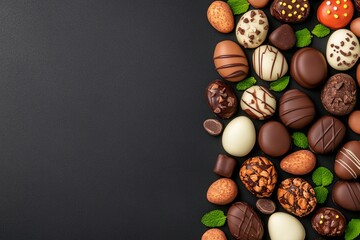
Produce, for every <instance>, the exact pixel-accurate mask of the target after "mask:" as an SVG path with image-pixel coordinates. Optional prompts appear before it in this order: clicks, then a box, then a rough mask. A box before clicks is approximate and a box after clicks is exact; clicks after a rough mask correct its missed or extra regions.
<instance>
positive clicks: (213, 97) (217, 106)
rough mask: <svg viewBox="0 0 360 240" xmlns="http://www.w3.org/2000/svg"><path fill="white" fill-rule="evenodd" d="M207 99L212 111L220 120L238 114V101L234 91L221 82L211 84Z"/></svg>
mask: <svg viewBox="0 0 360 240" xmlns="http://www.w3.org/2000/svg"><path fill="white" fill-rule="evenodd" d="M206 97H207V102H208V105H209V107H210V109H211V111H212V112H213V113H214V114H215V115H216V116H218V117H220V118H230V117H232V116H233V115H234V114H235V113H236V112H237V106H238V101H237V98H236V95H235V93H234V91H233V90H232V88H230V87H229V86H227V85H226V84H225V83H224V82H222V81H220V80H215V81H212V82H211V83H209V85H208V87H207V88H206Z"/></svg>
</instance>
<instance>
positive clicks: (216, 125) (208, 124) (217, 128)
mask: <svg viewBox="0 0 360 240" xmlns="http://www.w3.org/2000/svg"><path fill="white" fill-rule="evenodd" d="M203 127H204V129H205V131H206V132H207V133H209V134H210V135H212V136H218V135H220V133H221V132H222V130H223V125H222V123H221V122H220V121H219V120H217V119H206V120H205V121H204V123H203Z"/></svg>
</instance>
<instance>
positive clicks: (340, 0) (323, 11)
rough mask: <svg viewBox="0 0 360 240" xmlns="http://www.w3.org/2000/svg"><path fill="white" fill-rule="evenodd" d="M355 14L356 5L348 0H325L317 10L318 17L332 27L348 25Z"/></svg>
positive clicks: (337, 27)
mask: <svg viewBox="0 0 360 240" xmlns="http://www.w3.org/2000/svg"><path fill="white" fill-rule="evenodd" d="M353 14H354V5H353V4H352V2H351V1H348V0H325V1H323V2H322V3H321V4H320V6H319V7H318V10H317V19H318V20H319V22H320V23H322V24H323V25H325V26H327V27H329V28H331V29H333V30H334V29H339V28H343V27H345V26H346V25H348V24H349V23H350V21H351V19H352V17H353Z"/></svg>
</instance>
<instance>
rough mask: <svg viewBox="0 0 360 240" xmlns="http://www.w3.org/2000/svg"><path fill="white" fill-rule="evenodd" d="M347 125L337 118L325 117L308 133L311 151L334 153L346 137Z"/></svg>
mask: <svg viewBox="0 0 360 240" xmlns="http://www.w3.org/2000/svg"><path fill="white" fill-rule="evenodd" d="M345 132H346V129H345V125H344V124H343V123H342V122H341V121H340V120H338V119H337V118H335V117H332V116H329V115H327V116H323V117H321V118H320V119H319V120H317V121H316V122H315V123H314V124H313V125H312V126H311V128H310V129H309V131H308V135H307V137H308V141H309V147H310V150H311V151H313V152H315V153H319V154H327V153H330V152H333V151H334V150H335V149H336V148H337V147H338V146H339V144H340V142H341V141H342V140H343V138H344V137H345Z"/></svg>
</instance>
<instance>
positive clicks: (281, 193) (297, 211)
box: [277, 178, 317, 217]
mask: <svg viewBox="0 0 360 240" xmlns="http://www.w3.org/2000/svg"><path fill="white" fill-rule="evenodd" d="M277 197H278V200H279V202H280V204H281V206H282V207H283V208H284V209H285V210H287V211H288V212H290V213H292V214H294V215H296V216H299V217H304V216H306V215H308V214H309V213H311V212H312V211H314V209H315V207H316V203H317V200H316V196H315V191H314V189H313V188H312V187H311V185H310V184H309V183H308V182H307V181H305V180H304V179H302V178H288V179H285V180H284V181H282V182H281V184H280V186H279V188H278V192H277Z"/></svg>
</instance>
